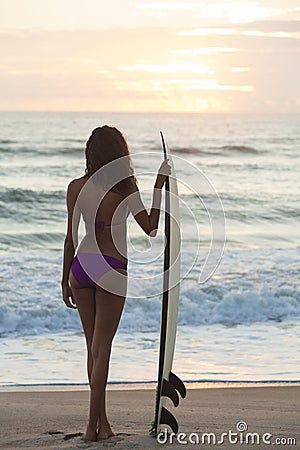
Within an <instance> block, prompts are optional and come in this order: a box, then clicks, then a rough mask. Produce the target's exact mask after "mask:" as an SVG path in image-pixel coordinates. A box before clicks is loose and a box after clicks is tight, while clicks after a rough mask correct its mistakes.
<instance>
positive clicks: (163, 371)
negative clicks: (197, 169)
mask: <svg viewBox="0 0 300 450" xmlns="http://www.w3.org/2000/svg"><path fill="white" fill-rule="evenodd" d="M160 134H161V140H162V146H163V151H164V158H165V159H169V162H170V165H171V167H172V173H171V175H170V176H169V177H167V179H166V182H165V239H166V242H165V249H164V275H163V296H162V309H161V327H160V348H159V362H158V381H157V387H156V401H155V413H154V419H153V421H152V424H151V425H152V428H151V430H150V433H151V434H152V435H154V436H156V435H157V434H158V433H159V431H160V428H161V425H168V426H169V427H170V428H171V430H172V431H173V432H174V433H175V434H176V433H177V432H178V423H177V420H176V418H175V417H174V415H173V414H172V413H171V412H170V411H169V410H168V409H167V408H166V402H167V399H168V398H169V399H170V400H171V401H172V403H173V405H174V406H175V407H177V406H178V405H179V395H178V394H180V396H181V397H182V398H184V397H185V396H186V389H185V386H184V384H183V382H182V381H181V380H180V379H179V378H178V377H177V376H176V375H175V374H174V373H173V372H172V363H173V357H174V349H175V341H176V331H177V320H178V303H179V285H180V248H181V237H180V216H179V198H178V188H177V180H176V174H175V170H174V166H173V162H172V157H171V154H170V151H169V150H168V148H167V146H166V144H165V140H164V137H163V134H162V132H161V133H160Z"/></svg>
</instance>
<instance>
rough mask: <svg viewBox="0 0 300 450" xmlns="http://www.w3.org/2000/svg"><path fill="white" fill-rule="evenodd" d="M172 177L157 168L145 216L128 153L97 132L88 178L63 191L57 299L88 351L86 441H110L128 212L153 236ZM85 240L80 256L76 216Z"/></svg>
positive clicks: (114, 133)
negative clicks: (108, 403) (109, 389)
mask: <svg viewBox="0 0 300 450" xmlns="http://www.w3.org/2000/svg"><path fill="white" fill-rule="evenodd" d="M170 173H171V167H170V165H169V164H168V161H164V162H163V163H162V165H161V166H160V169H159V171H158V174H157V178H156V181H155V185H154V190H153V202H152V208H151V211H150V214H148V213H147V211H146V210H145V207H144V206H143V203H142V201H141V197H140V193H139V190H138V187H137V184H136V179H135V177H134V175H133V171H132V169H131V160H130V152H129V149H128V146H127V143H126V141H125V139H124V137H123V135H122V134H121V133H120V131H118V130H117V129H116V128H112V127H109V126H103V127H98V128H96V129H95V130H94V131H93V132H92V134H91V136H90V138H89V139H88V141H87V145H86V174H85V175H84V176H83V177H81V178H78V179H75V180H73V181H71V183H70V184H69V186H68V190H67V208H68V227H67V234H66V238H65V243H64V262H63V276H62V283H61V284H62V294H63V300H64V302H65V304H66V305H67V306H68V307H69V308H77V309H78V311H79V315H80V319H81V322H82V326H83V330H84V334H85V339H86V345H87V371H88V379H89V385H90V407H89V420H88V425H87V429H86V433H85V437H84V438H85V439H86V440H89V441H96V440H102V439H107V438H109V437H110V436H113V434H114V433H113V432H112V430H111V427H110V424H109V422H108V419H107V416H106V407H105V389H106V383H107V376H108V370H109V359H110V353H111V345H112V340H113V338H114V335H115V333H116V330H117V327H118V324H119V321H120V318H121V314H122V311H123V307H124V301H125V296H126V287H127V253H126V219H127V216H128V214H129V212H131V213H132V214H133V216H134V218H135V220H136V221H137V223H138V224H139V225H140V226H141V228H142V229H143V230H144V231H145V233H147V234H148V235H151V236H155V234H156V231H157V227H158V221H159V215H160V203H161V189H162V187H163V185H164V182H165V180H166V177H167V176H168V175H169V174H170ZM81 215H82V216H83V220H84V222H85V228H86V234H85V236H84V238H83V239H82V241H81V243H80V245H79V247H78V248H77V253H76V256H75V257H74V255H75V250H76V247H77V230H78V224H79V219H80V216H81Z"/></svg>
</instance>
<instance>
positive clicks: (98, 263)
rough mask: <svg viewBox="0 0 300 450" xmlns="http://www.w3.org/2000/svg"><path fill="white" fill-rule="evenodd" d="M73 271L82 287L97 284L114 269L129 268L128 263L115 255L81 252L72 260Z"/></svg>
mask: <svg viewBox="0 0 300 450" xmlns="http://www.w3.org/2000/svg"><path fill="white" fill-rule="evenodd" d="M71 269H72V273H73V275H74V278H76V280H77V281H78V283H79V284H81V286H82V287H92V288H95V287H96V286H97V281H98V280H100V278H101V277H102V276H103V275H104V274H106V273H107V272H109V271H110V270H113V269H125V270H127V264H126V263H124V262H122V261H120V260H119V259H117V258H114V257H113V256H108V255H102V254H101V253H79V254H78V255H76V256H75V258H74V259H73V262H72V266H71Z"/></svg>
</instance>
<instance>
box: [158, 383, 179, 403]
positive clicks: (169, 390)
mask: <svg viewBox="0 0 300 450" xmlns="http://www.w3.org/2000/svg"><path fill="white" fill-rule="evenodd" d="M161 395H162V396H163V397H168V398H169V399H171V400H172V402H173V405H174V406H178V405H179V397H178V394H177V391H176V389H175V387H174V385H173V384H172V383H170V382H169V381H168V380H166V379H165V378H164V379H163V384H162V390H161Z"/></svg>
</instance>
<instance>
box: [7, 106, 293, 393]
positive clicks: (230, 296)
mask: <svg viewBox="0 0 300 450" xmlns="http://www.w3.org/2000/svg"><path fill="white" fill-rule="evenodd" d="M0 120H1V129H0V161H1V165H0V180H1V181H0V264H1V275H0V278H1V284H0V291H1V294H0V359H1V367H2V371H1V373H0V386H2V388H3V389H6V388H8V387H13V388H14V387H15V388H17V387H20V386H25V385H26V386H31V387H34V386H38V385H48V386H51V385H53V386H56V385H63V386H65V387H67V386H73V385H83V386H84V385H86V383H87V376H86V362H85V358H86V355H85V342H84V337H83V334H82V330H81V325H80V321H79V318H78V313H77V311H76V310H70V309H68V308H66V307H65V305H64V303H63V301H62V299H61V291H60V279H61V270H62V249H63V240H64V236H65V231H66V218H67V215H66V204H65V196H66V188H67V185H68V183H69V182H70V181H71V179H73V178H77V177H80V176H82V175H83V173H84V169H85V159H84V148H85V142H86V140H87V138H88V136H89V135H90V132H91V131H92V129H93V128H95V127H96V126H99V125H103V124H108V125H112V126H116V127H118V128H119V129H120V130H121V131H122V132H123V133H124V134H125V137H126V139H127V141H128V144H129V147H130V149H131V152H132V155H133V156H132V159H133V164H134V167H135V172H136V175H137V179H138V182H139V188H140V190H141V193H142V198H143V200H144V203H145V205H146V207H147V208H150V207H151V189H152V186H153V183H154V177H155V173H156V171H157V168H158V167H159V164H160V162H161V161H162V150H161V143H160V136H159V131H160V130H162V131H163V132H164V136H165V139H166V141H167V143H168V146H169V148H170V150H171V152H172V154H173V156H174V165H175V169H176V174H177V177H178V182H179V195H180V205H181V229H182V274H181V296H180V305H179V322H178V336H177V343H176V350H175V359H174V371H175V373H176V374H177V375H178V376H179V377H180V378H182V379H183V380H185V381H189V382H193V383H204V382H208V383H215V382H263V383H267V382H271V381H273V382H292V381H299V361H300V357H299V348H300V346H299V335H300V232H299V219H300V184H299V173H300V151H299V149H300V116H299V115H261V116H260V115H225V114H220V115H217V114H216V115H206V114H137V113H130V114H127V113H75V112H74V113H67V112H66V113H63V112H59V113H55V112H45V113H42V112H1V113H0ZM163 230H164V228H163V215H162V216H161V220H160V228H159V233H158V236H157V237H156V238H148V236H146V235H145V234H143V232H142V230H141V229H139V228H138V226H136V224H135V223H134V221H133V220H132V217H131V218H129V225H128V243H129V287H128V298H127V300H126V306H125V309H124V314H123V317H122V320H121V323H120V327H119V330H118V333H117V335H116V338H115V341H114V346H113V354H112V362H111V368H110V373H109V382H110V383H111V384H112V385H121V384H122V385H124V384H126V385H128V386H130V385H131V384H132V383H133V384H136V383H146V384H147V383H153V382H155V380H156V377H157V364H158V350H159V328H160V307H161V295H160V292H161V281H162V250H163V245H164V236H163ZM81 233H82V230H81Z"/></svg>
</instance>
